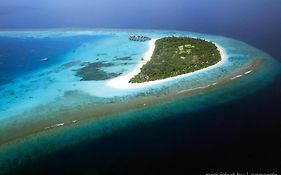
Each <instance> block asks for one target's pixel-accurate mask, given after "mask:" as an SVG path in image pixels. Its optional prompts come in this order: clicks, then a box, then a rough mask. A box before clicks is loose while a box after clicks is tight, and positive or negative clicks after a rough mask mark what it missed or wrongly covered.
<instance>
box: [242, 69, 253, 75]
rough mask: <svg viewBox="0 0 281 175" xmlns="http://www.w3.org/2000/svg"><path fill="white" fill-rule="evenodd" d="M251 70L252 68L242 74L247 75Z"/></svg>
mask: <svg viewBox="0 0 281 175" xmlns="http://www.w3.org/2000/svg"><path fill="white" fill-rule="evenodd" d="M252 71H253V70H249V71H247V72H245V73H244V74H245V75H247V74H249V73H251V72H252Z"/></svg>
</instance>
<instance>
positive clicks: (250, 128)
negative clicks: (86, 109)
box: [0, 0, 281, 175]
mask: <svg viewBox="0 0 281 175" xmlns="http://www.w3.org/2000/svg"><path fill="white" fill-rule="evenodd" d="M30 2H31V0H30ZM68 2H70V3H68ZM83 2H85V1H83ZM114 2H115V3H114ZM114 2H111V1H108V0H106V1H105V0H102V1H101V0H99V1H87V2H85V3H86V4H85V3H81V2H80V1H79V3H78V1H77V3H75V2H74V1H67V3H60V4H55V5H54V4H51V5H50V4H49V6H46V5H48V4H44V3H42V5H38V4H37V5H36V3H35V4H33V3H30V4H29V6H28V7H29V8H28V9H30V10H29V11H28V12H27V11H26V10H25V11H24V10H22V14H25V15H24V19H25V21H22V22H14V23H13V22H12V21H13V19H14V18H16V17H17V15H20V14H19V13H17V14H15V13H12V12H11V11H8V12H6V13H5V15H6V18H4V17H2V19H5V20H3V22H1V24H0V26H1V27H2V28H13V27H17V28H22V27H24V28H26V27H28V28H31V27H33V28H42V27H43V28H44V27H110V28H157V29H178V30H187V31H194V32H203V33H210V34H218V35H224V36H228V37H231V38H236V39H238V40H242V41H245V42H247V43H249V44H251V45H253V46H256V47H258V48H259V49H261V50H265V51H267V52H268V53H269V54H271V55H272V56H274V57H275V58H276V59H278V60H279V61H281V50H280V43H281V35H280V31H281V21H280V16H281V10H280V9H281V2H280V1H279V0H236V1H230V0H229V1H227V0H213V1H210V0H190V1H184V0H168V1H160V0H152V1H145V0H143V1H129V0H122V1H114ZM59 5H62V6H67V7H72V8H67V9H72V10H66V11H64V10H56V11H55V16H59V17H57V18H55V19H54V18H52V19H49V18H48V15H47V14H49V13H48V11H50V9H63V8H62V7H60V6H59ZM34 6H35V7H34ZM0 7H1V6H0ZM20 7H21V6H14V8H13V9H16V10H13V9H12V11H18V10H19V9H20ZM31 7H32V8H31ZM25 9H26V8H25ZM38 9H39V10H38ZM73 9H75V10H73ZM116 9H117V10H116ZM132 9H133V10H132ZM155 9H157V10H155ZM1 12H2V13H4V12H5V11H1ZM38 13H39V14H40V15H41V16H39V15H34V14H38ZM73 13H74V14H76V17H77V18H78V19H80V20H68V19H69V16H71V15H73ZM9 14H10V15H9ZM18 19H19V18H18ZM42 19H46V20H44V22H43V20H42ZM47 19H49V20H47ZM34 21H35V22H34ZM244 90H247V89H244ZM280 107H281V77H279V78H278V79H277V80H276V81H275V83H274V84H272V85H270V86H268V87H267V88H265V89H263V90H261V91H258V92H257V93H256V94H254V95H252V96H248V97H246V98H244V99H241V100H239V101H235V102H232V103H228V104H224V105H221V106H217V107H215V108H212V109H207V110H204V111H200V112H196V113H192V114H190V113H188V114H181V116H171V117H170V119H169V120H168V119H167V120H165V121H162V122H158V123H157V124H156V123H153V124H145V125H140V126H138V127H134V128H127V129H124V130H120V131H119V132H116V133H114V134H112V135H110V136H107V137H104V138H102V139H100V140H98V141H89V142H86V143H81V144H80V145H78V146H76V147H71V148H66V149H64V150H62V151H60V152H57V153H56V154H54V155H50V156H49V157H44V158H42V159H40V160H38V161H36V162H31V163H30V164H29V165H28V166H26V167H24V168H23V169H22V170H20V171H19V172H18V173H17V174H79V175H81V174H99V175H102V174H122V175H123V174H140V175H144V174H145V175H146V174H148V175H150V174H205V173H212V172H213V173H220V172H229V173H232V172H235V171H239V172H240V173H245V172H257V173H266V172H279V174H280V173H281V127H280V126H281V117H280V116H281V114H280ZM173 118H176V119H173Z"/></svg>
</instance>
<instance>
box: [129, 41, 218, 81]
mask: <svg viewBox="0 0 281 175" xmlns="http://www.w3.org/2000/svg"><path fill="white" fill-rule="evenodd" d="M221 59H222V58H221V54H220V52H219V50H218V48H217V46H216V45H215V44H214V43H212V42H209V41H205V40H202V39H196V38H189V37H165V38H161V39H158V40H157V41H156V42H155V49H154V51H153V54H152V57H151V59H150V60H149V61H148V62H147V63H146V64H145V65H143V67H142V68H141V71H140V73H139V74H137V75H135V76H134V77H133V78H131V79H130V81H129V82H130V83H143V82H148V81H155V80H161V79H165V78H169V77H174V76H178V75H182V74H186V73H190V72H194V71H197V70H200V69H203V68H206V67H209V66H212V65H214V64H216V63H218V62H219V61H220V60H221Z"/></svg>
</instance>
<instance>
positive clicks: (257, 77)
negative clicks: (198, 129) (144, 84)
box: [0, 30, 280, 169]
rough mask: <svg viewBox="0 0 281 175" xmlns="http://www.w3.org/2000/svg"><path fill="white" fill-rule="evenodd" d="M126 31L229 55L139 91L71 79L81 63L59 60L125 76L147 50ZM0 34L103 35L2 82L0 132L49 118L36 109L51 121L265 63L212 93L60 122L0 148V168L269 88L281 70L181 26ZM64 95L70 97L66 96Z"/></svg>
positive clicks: (245, 49) (256, 53)
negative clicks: (206, 45)
mask: <svg viewBox="0 0 281 175" xmlns="http://www.w3.org/2000/svg"><path fill="white" fill-rule="evenodd" d="M131 34H137V35H138V34H139V35H147V36H149V37H152V38H160V37H165V36H171V35H176V36H189V37H199V38H204V39H207V40H211V41H213V42H215V43H217V44H219V45H221V46H222V47H223V48H224V49H225V51H226V53H227V54H228V56H229V57H228V60H227V61H226V62H225V63H224V64H223V65H221V66H220V67H218V68H214V69H211V70H208V71H205V72H201V73H196V74H193V75H192V76H187V77H184V78H181V79H176V80H172V81H169V82H166V83H164V84H157V85H154V86H151V87H148V88H142V89H136V90H118V89H113V88H110V87H107V86H106V83H107V81H108V80H105V81H79V80H80V79H79V77H76V76H75V74H74V71H73V70H75V69H78V68H79V67H81V65H80V64H77V65H74V66H71V67H67V68H65V67H62V65H64V64H66V63H71V62H74V61H79V62H80V63H84V62H98V61H104V62H110V63H114V65H113V66H111V67H106V68H104V69H103V70H104V71H106V72H108V73H122V74H125V73H128V72H130V71H131V70H133V69H134V67H135V66H136V65H137V63H138V62H139V61H140V59H141V57H142V56H143V55H144V53H145V52H146V50H147V49H148V45H147V43H138V42H131V41H129V40H128V39H127V37H128V35H131ZM0 35H1V36H5V37H16V38H18V39H21V38H25V37H31V36H32V37H33V38H35V39H36V38H38V39H40V38H42V37H43V38H45V37H50V38H57V37H74V36H77V35H79V36H80V35H81V36H84V37H85V36H96V37H97V36H107V37H105V38H100V39H99V40H95V41H85V42H84V43H82V44H80V45H79V47H77V48H75V52H66V53H64V54H63V55H62V56H61V57H60V59H59V61H57V62H54V63H53V64H51V65H49V66H46V67H44V68H41V69H39V70H37V71H33V72H32V73H29V74H26V75H22V76H18V77H17V78H16V79H15V80H14V81H13V82H11V83H9V84H5V85H2V86H1V88H2V90H1V91H0V109H1V110H0V121H1V126H0V129H1V131H4V132H5V130H6V128H8V127H9V125H11V122H9V121H12V120H13V118H15V117H18V116H21V118H22V119H21V120H23V121H29V120H33V121H40V120H46V118H38V117H37V114H36V113H34V112H38V116H41V115H39V113H43V114H44V115H42V116H45V117H46V116H47V119H48V117H50V118H53V116H54V114H55V113H58V112H60V111H61V110H65V109H68V108H75V107H77V108H78V107H83V106H87V105H94V104H100V103H102V104H104V103H109V102H110V103H111V102H113V103H114V102H116V101H126V100H127V99H131V98H134V96H136V95H139V94H141V95H144V96H150V95H160V96H162V95H167V94H174V93H177V92H180V91H183V90H186V89H192V88H198V87H204V86H207V85H210V84H212V83H215V82H217V81H219V80H221V79H223V78H228V79H229V78H231V77H233V75H235V74H236V73H238V72H240V71H241V70H243V69H244V68H245V67H246V66H247V65H248V64H249V63H251V61H253V60H256V59H263V60H264V62H265V66H263V67H262V69H259V70H258V71H256V72H253V73H251V74H249V75H244V76H243V77H242V78H239V79H238V80H235V82H234V83H231V84H228V85H226V86H222V87H219V88H217V89H214V90H211V91H207V92H204V93H203V92H202V93H199V94H197V95H195V96H189V97H182V98H179V99H177V100H173V101H171V102H167V103H163V104H157V105H152V106H149V107H145V108H142V109H138V110H133V111H130V112H127V113H122V114H116V116H114V117H109V118H107V119H103V120H101V121H98V122H96V121H89V122H87V123H82V122H81V123H77V124H76V125H73V126H66V127H61V128H58V129H54V130H53V131H47V132H45V133H40V134H38V135H35V136H33V137H30V138H28V139H22V140H18V141H17V142H16V143H13V144H11V145H9V146H5V148H2V149H1V147H0V154H1V156H0V168H2V167H10V166H13V165H16V166H20V165H21V164H22V163H23V164H24V162H25V161H30V160H31V159H36V158H37V157H40V156H42V155H46V154H50V153H52V152H54V151H56V150H59V149H62V148H64V147H67V146H70V145H72V144H78V143H80V142H83V141H85V140H89V139H90V140H91V139H97V138H100V137H102V136H105V135H107V134H110V133H112V132H114V131H116V130H118V129H122V128H126V127H127V126H134V125H141V124H143V123H146V122H157V121H159V120H161V119H165V117H168V116H178V115H179V114H180V113H188V112H192V111H196V110H202V109H205V108H209V107H212V106H216V105H219V104H223V103H226V102H229V101H233V100H237V99H239V98H243V97H244V96H247V95H250V94H252V93H254V92H256V91H257V90H259V89H261V88H263V87H265V86H268V85H270V83H272V82H273V81H274V78H275V77H276V75H277V74H278V73H279V72H280V65H279V63H277V62H276V61H275V60H274V59H273V58H271V57H270V56H269V55H268V54H266V53H264V52H262V51H260V50H258V49H256V48H253V47H251V46H249V45H247V44H245V43H242V42H240V41H237V40H233V39H229V38H225V37H220V36H210V35H205V34H195V33H189V32H178V31H175V32H174V31H132V30H131V31H130V30H128V31H117V30H108V31H99V30H93V31H37V32H28V31H26V32H1V33H0ZM122 57H130V58H131V60H129V61H128V62H130V63H131V64H126V65H124V61H120V60H116V58H122ZM11 92H12V93H11ZM69 93H70V97H71V98H66V96H68V94H69ZM15 96H17V98H15ZM30 97H32V98H30ZM66 99H67V100H66ZM81 109H82V108H81ZM39 111H40V112H39ZM31 114H32V115H31ZM117 115H118V116H117ZM30 116H32V117H30ZM29 117H30V118H29ZM35 117H37V118H35ZM65 118H67V116H65ZM19 127H20V126H19ZM4 132H2V133H1V134H0V137H5V133H4ZM3 169H4V168H3Z"/></svg>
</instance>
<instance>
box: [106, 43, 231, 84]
mask: <svg viewBox="0 0 281 175" xmlns="http://www.w3.org/2000/svg"><path fill="white" fill-rule="evenodd" d="M156 40H157V39H152V40H151V41H150V42H149V49H148V51H147V52H146V54H145V56H144V58H143V60H141V61H140V63H139V64H138V65H137V67H136V68H135V69H134V70H133V71H132V72H130V73H128V74H126V75H121V76H119V77H116V78H114V79H111V80H109V81H108V82H107V86H109V87H112V88H116V89H137V88H144V87H149V86H152V85H156V84H159V83H164V82H168V81H172V80H175V79H179V78H184V77H186V76H191V75H194V74H197V73H200V72H203V71H207V70H210V69H213V68H216V67H219V66H220V65H222V64H223V63H224V62H225V61H226V60H227V58H228V56H227V54H226V52H225V50H224V48H223V47H222V46H220V45H218V44H216V43H215V44H216V46H217V47H218V50H219V52H220V54H221V58H222V59H221V60H220V61H219V62H218V63H217V64H215V65H212V66H209V67H206V68H204V69H201V70H198V71H195V72H190V73H187V74H183V75H178V76H175V77H170V78H166V79H163V80H156V81H150V82H144V83H129V81H130V79H131V78H133V77H134V76H135V75H137V74H139V73H140V71H141V68H142V66H143V65H145V64H146V63H147V62H148V61H149V60H150V59H151V57H152V54H153V51H154V49H155V42H156Z"/></svg>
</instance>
